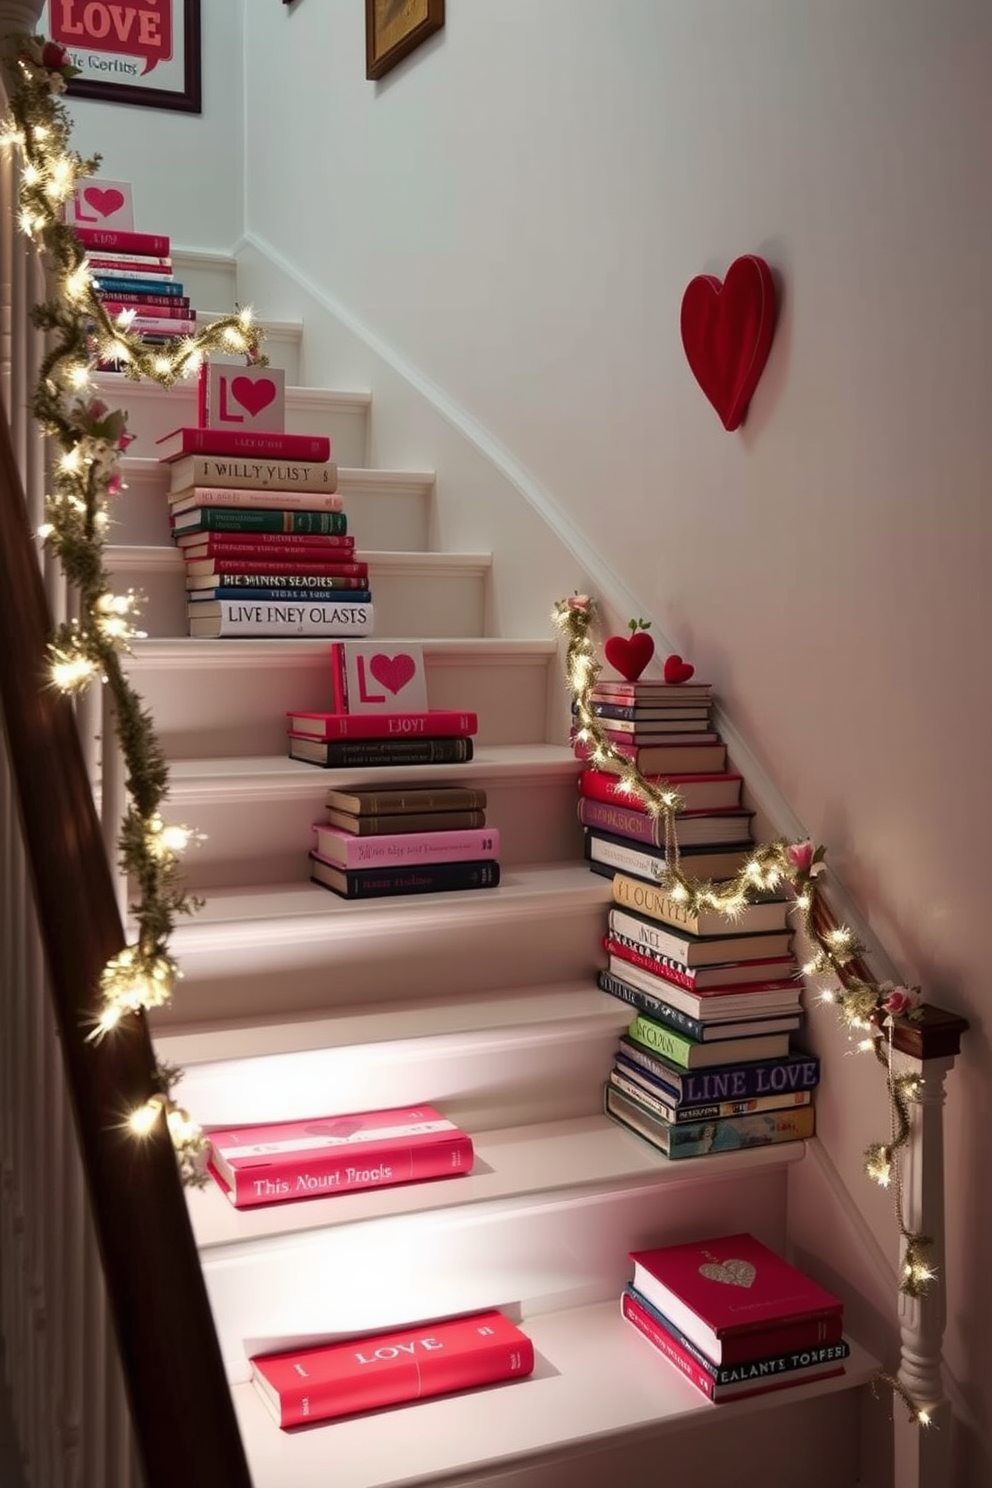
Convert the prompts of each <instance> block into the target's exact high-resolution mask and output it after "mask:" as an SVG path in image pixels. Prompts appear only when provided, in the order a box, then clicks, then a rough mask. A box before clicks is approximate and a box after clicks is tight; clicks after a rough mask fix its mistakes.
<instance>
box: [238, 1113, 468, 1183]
mask: <svg viewBox="0 0 992 1488" xmlns="http://www.w3.org/2000/svg"><path fill="white" fill-rule="evenodd" d="M208 1138H209V1142H210V1167H211V1171H212V1172H213V1176H214V1177H215V1178H216V1179H217V1182H218V1183H219V1184H220V1185H221V1187H222V1188H223V1189H224V1190H225V1192H226V1193H227V1196H228V1198H229V1199H230V1200H231V1202H232V1204H234V1205H235V1207H236V1208H239V1209H242V1208H247V1207H252V1206H254V1205H256V1204H279V1203H286V1202H288V1201H292V1200H295V1199H306V1198H321V1197H327V1196H328V1195H332V1194H339V1193H346V1192H349V1191H353V1190H356V1189H363V1188H385V1187H388V1186H391V1185H392V1184H396V1183H412V1182H417V1181H418V1180H420V1179H425V1178H440V1177H455V1176H457V1175H459V1174H464V1173H467V1172H469V1171H470V1169H471V1167H472V1161H473V1149H472V1139H471V1138H470V1137H469V1136H468V1135H467V1134H466V1133H465V1132H463V1131H462V1130H461V1128H460V1127H458V1126H456V1125H455V1123H454V1122H453V1121H449V1120H448V1118H447V1117H446V1116H443V1115H442V1114H441V1112H440V1111H438V1110H437V1109H436V1108H435V1107H434V1106H399V1107H396V1108H395V1109H391V1110H385V1111H360V1112H356V1113H355V1114H353V1115H352V1114H349V1115H346V1116H324V1117H315V1118H313V1119H310V1120H301V1121H283V1122H277V1123H275V1124H274V1125H269V1126H243V1127H228V1128H224V1129H219V1130H216V1131H212V1132H210V1133H208Z"/></svg>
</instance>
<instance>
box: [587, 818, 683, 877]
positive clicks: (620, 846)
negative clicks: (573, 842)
mask: <svg viewBox="0 0 992 1488" xmlns="http://www.w3.org/2000/svg"><path fill="white" fill-rule="evenodd" d="M584 852H585V856H586V859H587V861H588V862H590V863H602V864H603V865H604V867H607V868H613V869H615V870H616V871H617V872H618V873H629V874H632V875H633V876H634V877H636V878H646V879H647V880H648V881H649V882H654V881H657V879H658V877H659V875H661V874H663V873H664V872H665V868H666V866H667V859H666V857H665V853H664V851H661V852H656V853H655V852H642V851H641V849H640V848H637V847H634V846H633V844H629V845H628V844H627V843H620V842H611V841H609V840H608V839H607V838H605V837H603V836H601V835H600V833H599V832H597V831H593V830H591V829H587V830H586V833H585V844H584Z"/></svg>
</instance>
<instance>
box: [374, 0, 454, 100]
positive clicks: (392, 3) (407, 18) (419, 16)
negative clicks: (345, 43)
mask: <svg viewBox="0 0 992 1488" xmlns="http://www.w3.org/2000/svg"><path fill="white" fill-rule="evenodd" d="M443 25H444V0H365V76H366V77H367V78H369V79H370V80H371V81H378V79H379V78H382V77H385V75H386V73H387V72H391V71H392V69H393V68H394V67H395V66H396V64H397V63H398V62H402V61H403V59H404V57H408V56H409V55H410V53H411V52H412V51H413V50H414V49H415V48H416V47H418V46H420V44H421V42H423V41H426V40H427V38H428V37H429V36H433V35H434V33H435V32H436V31H440V29H441V27H442V26H443Z"/></svg>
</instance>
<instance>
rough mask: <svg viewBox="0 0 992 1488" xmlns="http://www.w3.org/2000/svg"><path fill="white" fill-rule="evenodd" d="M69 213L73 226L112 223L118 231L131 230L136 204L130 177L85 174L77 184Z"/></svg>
mask: <svg viewBox="0 0 992 1488" xmlns="http://www.w3.org/2000/svg"><path fill="white" fill-rule="evenodd" d="M66 216H67V217H68V220H69V222H70V223H71V224H72V226H73V227H112V228H114V230H115V231H118V232H132V231H133V229H134V206H133V204H132V200H131V183H130V181H103V180H95V179H94V178H93V177H92V176H85V177H83V179H82V180H80V181H78V182H77V184H76V190H75V192H74V193H73V196H72V199H71V201H70V202H69V205H68V209H67V212H66Z"/></svg>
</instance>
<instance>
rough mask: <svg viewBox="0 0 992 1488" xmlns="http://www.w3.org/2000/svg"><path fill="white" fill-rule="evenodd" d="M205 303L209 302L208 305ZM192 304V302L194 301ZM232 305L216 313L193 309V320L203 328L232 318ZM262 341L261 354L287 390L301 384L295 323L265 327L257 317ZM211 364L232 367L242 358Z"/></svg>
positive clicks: (219, 357) (299, 330) (299, 331)
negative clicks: (277, 371)
mask: <svg viewBox="0 0 992 1488" xmlns="http://www.w3.org/2000/svg"><path fill="white" fill-rule="evenodd" d="M208 303H209V302H208ZM194 304H196V301H195V300H194ZM236 308H237V307H236V305H234V304H229V305H226V306H222V307H221V309H220V310H217V309H216V308H215V307H214V306H212V305H211V306H209V308H207V306H206V305H205V306H204V308H203V309H200V308H199V306H197V319H198V323H199V324H200V325H205V324H207V323H208V322H209V321H211V320H216V319H219V318H220V317H221V316H222V315H224V316H227V315H233V314H234V313H235V311H236ZM259 320H260V322H261V326H262V330H263V331H264V333H265V339H264V341H263V343H262V351H263V352H264V353H265V355H266V356H267V357H268V359H269V366H270V367H281V368H282V369H283V371H284V372H285V374H286V382H287V384H288V385H289V386H291V387H298V386H299V385H300V382H301V373H300V369H301V365H302V363H301V354H300V348H301V341H302V336H303V328H302V326H301V325H299V324H298V323H284V324H279V323H273V322H271V321H270V322H269V323H268V324H266V322H265V320H264V318H263V317H259ZM213 360H214V361H219V362H231V363H232V364H236V363H241V364H243V363H244V358H243V357H239V356H223V355H220V354H218V355H216V356H215V357H214V358H213Z"/></svg>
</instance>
